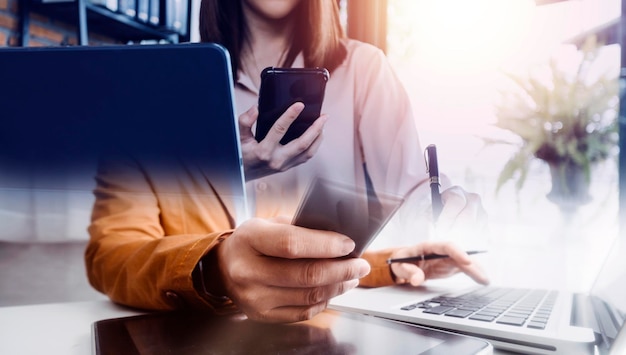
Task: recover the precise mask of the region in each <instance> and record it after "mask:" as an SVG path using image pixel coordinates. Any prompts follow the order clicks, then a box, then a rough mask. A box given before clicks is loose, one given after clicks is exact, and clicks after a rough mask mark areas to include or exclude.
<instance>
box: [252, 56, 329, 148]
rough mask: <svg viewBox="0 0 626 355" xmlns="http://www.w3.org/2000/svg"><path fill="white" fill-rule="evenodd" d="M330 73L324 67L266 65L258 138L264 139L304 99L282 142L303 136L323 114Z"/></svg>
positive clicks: (258, 121) (262, 77) (262, 86)
mask: <svg viewBox="0 0 626 355" xmlns="http://www.w3.org/2000/svg"><path fill="white" fill-rule="evenodd" d="M329 76H330V75H329V73H328V70H326V69H324V68H274V67H269V68H265V69H264V70H263V72H262V73H261V88H260V93H259V117H258V119H257V125H256V134H255V138H256V140H257V141H258V142H260V141H262V140H263V139H264V138H265V136H266V135H267V133H268V132H269V130H270V129H271V128H272V126H273V125H274V123H275V122H276V120H277V119H278V118H279V117H280V116H281V115H282V114H283V113H284V112H285V110H287V108H288V107H289V106H291V105H293V104H294V103H295V102H302V103H303V104H304V109H303V110H302V112H301V113H300V115H299V116H298V118H297V119H296V120H295V121H294V122H293V123H292V124H291V126H289V129H288V130H287V132H286V133H285V135H284V136H283V138H282V139H281V140H280V143H281V144H283V145H284V144H287V143H289V142H291V141H292V140H294V139H296V138H298V137H300V136H301V135H302V134H303V133H304V132H305V131H306V130H307V129H308V128H309V127H310V126H311V124H313V122H315V120H317V119H318V118H319V117H320V113H321V110H322V103H323V101H324V92H325V89H326V82H327V81H328V78H329Z"/></svg>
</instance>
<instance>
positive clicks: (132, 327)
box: [92, 310, 493, 355]
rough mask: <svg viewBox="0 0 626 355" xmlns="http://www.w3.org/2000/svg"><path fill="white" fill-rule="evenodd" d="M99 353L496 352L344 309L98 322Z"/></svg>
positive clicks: (483, 345)
mask: <svg viewBox="0 0 626 355" xmlns="http://www.w3.org/2000/svg"><path fill="white" fill-rule="evenodd" d="M92 331H93V353H94V354H95V355H106V354H180V355H185V354H193V355H196V354H424V355H425V354H428V355H449V354H491V353H492V351H493V349H492V346H491V344H489V343H488V342H486V341H484V340H480V339H475V338H471V337H467V336H463V335H457V334H453V333H447V332H442V331H436V330H431V329H427V328H422V327H418V326H414V325H408V324H405V323H400V322H395V321H389V320H383V319H380V318H376V317H372V316H367V315H362V314H357V313H347V312H338V311H330V310H328V311H325V312H323V313H320V314H318V315H317V316H315V317H314V318H313V319H311V320H308V321H305V322H298V323H291V324H266V323H257V322H253V321H250V320H248V319H245V318H244V317H243V316H234V317H220V316H215V315H211V314H208V313H202V312H164V313H153V314H146V315H139V316H131V317H124V318H115V319H108V320H102V321H98V322H95V323H94V324H93V329H92Z"/></svg>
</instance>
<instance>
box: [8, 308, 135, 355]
mask: <svg viewBox="0 0 626 355" xmlns="http://www.w3.org/2000/svg"><path fill="white" fill-rule="evenodd" d="M140 313H141V312H139V311H136V310H131V309H129V308H124V307H121V306H118V305H116V304H114V303H112V302H109V301H89V302H72V303H51V304H42V305H31V306H17V307H0V354H15V355H19V354H25V355H26V354H28V355H30V354H50V355H57V354H58V355H62V354H64V355H73V354H76V355H78V354H80V355H89V354H91V324H92V323H93V322H95V321H97V320H101V319H107V318H116V317H125V316H131V315H136V314H140Z"/></svg>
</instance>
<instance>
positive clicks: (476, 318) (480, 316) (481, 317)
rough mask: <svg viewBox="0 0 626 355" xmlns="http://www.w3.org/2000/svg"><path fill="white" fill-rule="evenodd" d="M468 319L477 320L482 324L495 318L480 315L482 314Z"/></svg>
mask: <svg viewBox="0 0 626 355" xmlns="http://www.w3.org/2000/svg"><path fill="white" fill-rule="evenodd" d="M469 319H473V320H479V321H483V322H491V321H493V320H494V319H496V317H495V316H486V315H482V314H474V315H473V316H471V317H469Z"/></svg>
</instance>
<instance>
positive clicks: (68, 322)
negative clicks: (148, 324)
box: [0, 301, 502, 355]
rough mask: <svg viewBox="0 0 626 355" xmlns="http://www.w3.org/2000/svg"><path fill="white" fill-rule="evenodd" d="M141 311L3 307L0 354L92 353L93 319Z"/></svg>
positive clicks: (74, 305) (90, 305)
mask: <svg viewBox="0 0 626 355" xmlns="http://www.w3.org/2000/svg"><path fill="white" fill-rule="evenodd" d="M329 312H332V311H329ZM141 313H142V312H140V311H137V310H133V309H129V308H125V307H121V306H118V305H116V304H114V303H111V302H109V301H89V302H71V303H52V304H42V305H31V306H16V307H0V340H1V341H0V354H53V355H55V354H63V355H72V354H81V355H85V354H91V351H92V334H91V329H92V324H93V323H94V322H96V321H98V320H102V319H110V318H117V317H125V316H132V315H138V314H141ZM320 316H322V318H323V317H324V314H322V315H320ZM320 316H318V317H320ZM318 317H316V318H318ZM316 318H314V319H316ZM495 354H502V353H501V352H498V351H496V352H495Z"/></svg>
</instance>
